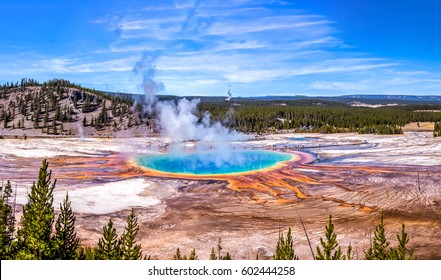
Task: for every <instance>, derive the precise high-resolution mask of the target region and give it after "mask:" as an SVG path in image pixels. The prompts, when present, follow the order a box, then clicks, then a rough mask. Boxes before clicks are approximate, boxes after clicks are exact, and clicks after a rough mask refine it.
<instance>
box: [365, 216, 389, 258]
mask: <svg viewBox="0 0 441 280" xmlns="http://www.w3.org/2000/svg"><path fill="white" fill-rule="evenodd" d="M365 259H366V260H387V259H390V250H389V241H387V239H386V235H385V230H384V222H383V214H381V217H380V224H378V225H377V226H376V228H375V232H374V240H373V243H372V248H369V249H368V250H367V251H366V252H365Z"/></svg>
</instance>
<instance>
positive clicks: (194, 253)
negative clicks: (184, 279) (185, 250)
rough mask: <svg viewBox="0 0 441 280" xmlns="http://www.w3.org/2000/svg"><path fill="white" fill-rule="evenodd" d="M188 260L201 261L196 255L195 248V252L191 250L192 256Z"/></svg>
mask: <svg viewBox="0 0 441 280" xmlns="http://www.w3.org/2000/svg"><path fill="white" fill-rule="evenodd" d="M188 260H190V261H192V260H199V257H198V256H197V255H196V250H195V249H194V248H193V250H191V252H190V255H189V256H188Z"/></svg>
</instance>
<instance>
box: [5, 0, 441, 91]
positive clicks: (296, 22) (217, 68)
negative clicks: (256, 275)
mask: <svg viewBox="0 0 441 280" xmlns="http://www.w3.org/2000/svg"><path fill="white" fill-rule="evenodd" d="M128 5H129V4H128ZM135 5H140V4H135ZM116 15H118V16H116ZM91 22H92V23H91V24H92V25H93V28H96V29H99V30H100V32H101V33H102V34H101V35H102V36H101V35H100V36H99V38H97V42H96V44H95V45H94V48H91V49H90V50H85V51H84V52H81V53H69V52H67V53H64V54H62V55H57V56H56V55H51V54H47V53H44V51H43V50H40V52H39V53H37V55H33V56H32V57H27V58H26V57H20V58H19V59H17V58H16V57H12V56H7V57H6V59H0V74H2V75H4V76H5V77H10V76H13V75H16V74H14V73H22V76H26V75H28V76H32V75H34V74H38V75H40V76H42V75H43V74H42V73H46V74H44V75H47V76H48V77H49V78H50V76H51V75H52V76H53V75H64V76H74V77H77V78H78V79H83V80H85V81H88V83H90V84H93V85H105V86H106V89H107V90H115V91H129V90H133V89H134V88H136V84H137V81H136V80H135V79H136V77H134V76H133V73H132V72H131V70H132V69H133V66H134V64H135V63H136V61H137V60H138V59H139V57H140V56H141V54H142V53H145V52H151V53H155V54H157V55H158V59H157V61H156V64H157V65H156V69H157V73H156V75H157V77H158V79H160V80H161V81H163V82H164V83H165V86H166V89H167V93H170V94H187V93H188V92H189V87H194V88H196V89H197V92H198V93H203V92H207V93H213V92H222V91H224V90H225V89H226V88H227V87H228V85H231V86H232V87H233V88H234V87H236V88H237V89H240V90H244V92H243V93H242V95H247V94H256V93H257V94H263V93H266V94H277V93H281V92H283V93H289V92H290V93H292V94H304V93H308V94H309V93H310V94H321V93H323V94H337V93H352V92H357V93H360V92H369V93H381V92H386V91H387V92H399V91H402V90H404V91H406V92H410V90H409V89H411V88H415V91H416V90H418V89H424V90H425V91H426V92H427V93H431V94H433V93H437V92H440V80H441V77H440V75H439V73H433V72H430V71H421V70H420V69H413V68H412V67H410V66H409V64H406V63H403V62H400V61H394V60H391V59H387V58H381V57H376V56H375V55H369V54H366V53H361V52H359V51H358V50H359V49H362V46H357V48H354V47H352V46H350V44H348V43H347V42H344V40H342V39H341V38H339V37H340V34H341V32H344V31H340V30H337V29H336V27H335V23H334V22H333V21H331V20H330V19H329V18H327V17H326V15H317V14H315V13H308V12H305V11H301V10H296V9H295V5H294V4H293V3H291V2H286V3H285V2H283V1H271V2H268V1H264V0H254V1H251V0H232V1H221V0H212V1H204V0H175V1H160V2H158V1H156V2H155V1H150V3H147V4H143V5H140V6H133V7H130V9H127V11H114V13H113V14H107V15H105V14H103V15H99V16H98V17H97V18H96V19H95V20H93V21H91ZM101 38H104V39H105V40H103V41H102V42H101V41H100V40H101ZM5 61H9V62H7V63H6V62H5ZM90 77H98V78H99V79H100V81H97V80H96V79H95V81H94V79H93V78H90ZM80 82H81V81H80ZM255 85H258V89H254V88H253V87H254V86H255Z"/></svg>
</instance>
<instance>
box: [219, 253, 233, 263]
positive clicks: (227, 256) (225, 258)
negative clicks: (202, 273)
mask: <svg viewBox="0 0 441 280" xmlns="http://www.w3.org/2000/svg"><path fill="white" fill-rule="evenodd" d="M221 260H224V261H225V260H231V255H230V253H228V252H227V254H226V255H225V256H223V257H221Z"/></svg>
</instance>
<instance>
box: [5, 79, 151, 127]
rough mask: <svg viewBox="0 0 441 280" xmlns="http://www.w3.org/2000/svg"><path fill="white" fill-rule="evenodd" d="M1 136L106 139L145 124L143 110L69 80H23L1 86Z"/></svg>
mask: <svg viewBox="0 0 441 280" xmlns="http://www.w3.org/2000/svg"><path fill="white" fill-rule="evenodd" d="M0 122H1V124H0V134H3V135H24V134H27V135H29V136H31V135H33V136H36V135H51V136H52V135H57V136H62V135H81V134H85V135H86V136H106V135H113V134H114V133H116V132H118V131H124V130H130V129H131V128H132V127H134V126H140V125H143V126H144V129H145V130H146V129H151V128H152V127H151V125H150V122H149V119H148V118H147V116H145V115H143V114H142V107H138V109H137V110H136V108H133V101H132V100H131V99H130V98H128V97H126V96H125V97H124V96H111V95H108V94H104V93H102V92H100V91H97V90H93V89H88V88H83V87H81V86H79V85H76V84H73V83H71V82H69V81H66V80H60V79H55V80H50V81H47V82H44V83H39V82H37V81H35V80H33V79H22V80H21V82H17V83H15V84H14V83H6V84H4V85H2V86H0Z"/></svg>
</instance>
